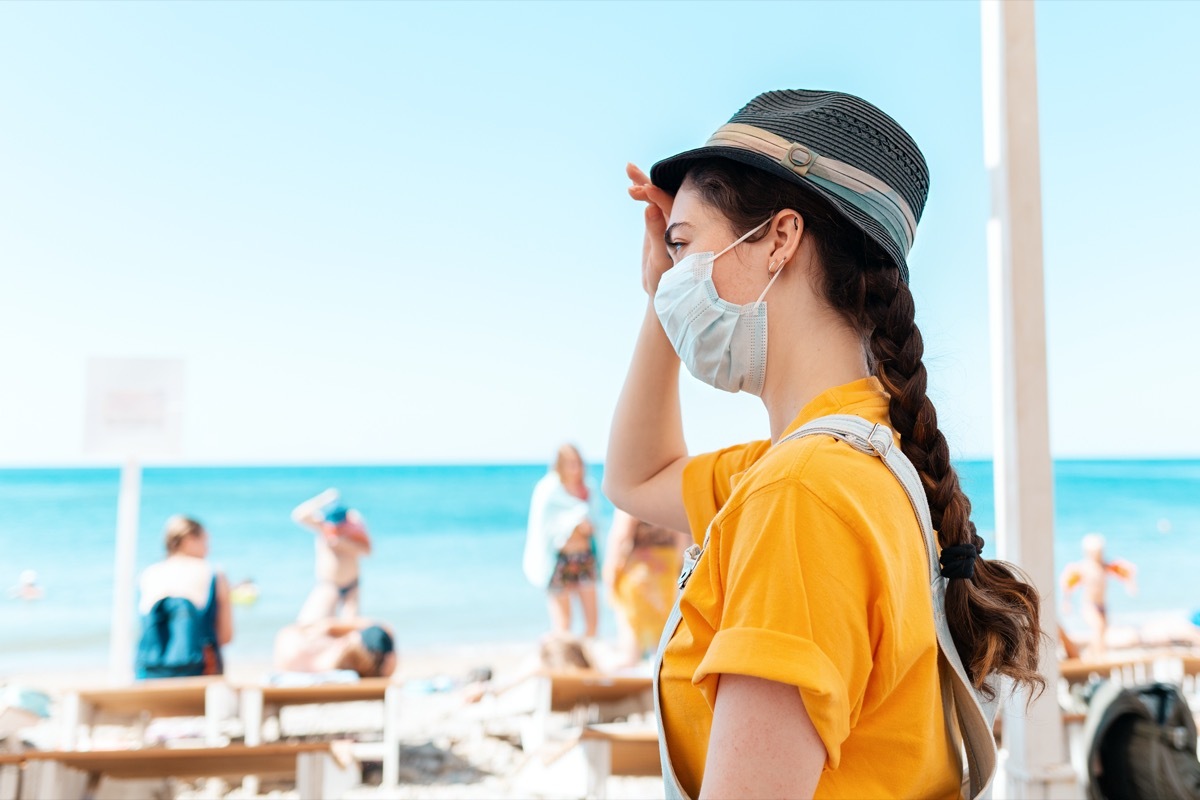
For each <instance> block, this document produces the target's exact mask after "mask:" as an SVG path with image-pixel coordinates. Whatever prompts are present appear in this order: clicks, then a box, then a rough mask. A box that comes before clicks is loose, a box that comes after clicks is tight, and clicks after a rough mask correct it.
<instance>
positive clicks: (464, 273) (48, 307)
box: [0, 2, 1200, 464]
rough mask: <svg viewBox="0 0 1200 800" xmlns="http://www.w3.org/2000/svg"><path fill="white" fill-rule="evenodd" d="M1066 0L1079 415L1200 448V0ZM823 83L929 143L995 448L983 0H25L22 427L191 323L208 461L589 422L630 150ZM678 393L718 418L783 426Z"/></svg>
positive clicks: (1044, 26)
mask: <svg viewBox="0 0 1200 800" xmlns="http://www.w3.org/2000/svg"><path fill="white" fill-rule="evenodd" d="M1037 21H1038V26H1039V29H1038V52H1039V70H1040V107H1041V125H1042V134H1043V139H1042V163H1043V192H1044V205H1045V226H1046V227H1045V242H1046V274H1047V302H1048V318H1049V323H1048V325H1049V358H1050V370H1051V374H1050V392H1051V413H1052V417H1051V428H1052V445H1053V449H1054V452H1055V454H1056V455H1058V456H1090V455H1193V456H1195V455H1200V426H1197V425H1194V424H1192V423H1191V420H1190V419H1189V417H1191V416H1194V411H1193V409H1194V408H1195V407H1196V404H1197V402H1198V401H1197V398H1198V397H1200V369H1197V367H1200V358H1198V357H1197V355H1196V351H1195V348H1194V345H1193V342H1194V341H1195V339H1196V334H1195V332H1194V330H1193V328H1192V320H1193V319H1194V318H1195V316H1196V306H1195V298H1196V297H1198V296H1200V277H1198V267H1200V264H1198V263H1197V261H1198V259H1197V256H1196V252H1197V249H1198V247H1197V245H1196V244H1195V243H1193V242H1191V241H1190V236H1191V232H1193V231H1194V230H1195V229H1196V224H1195V220H1196V217H1197V212H1200V200H1198V199H1197V195H1196V192H1195V187H1196V186H1200V159H1197V158H1195V157H1194V151H1195V145H1194V140H1195V137H1196V135H1197V131H1198V130H1200V112H1198V111H1197V104H1196V103H1195V102H1194V94H1195V87H1196V82H1197V76H1200V54H1198V53H1197V50H1198V48H1197V47H1196V44H1195V42H1194V33H1195V31H1196V30H1200V4H1195V3H1161V4H1159V3H1146V2H1142V3H1132V2H1131V3H1122V2H1110V3H1068V2H1057V3H1041V4H1039V6H1038V16H1037ZM798 87H803V88H837V89H842V90H845V91H849V92H853V93H856V94H859V95H861V96H863V97H866V98H867V99H869V100H871V101H872V102H874V103H876V104H877V105H879V106H881V107H882V108H883V109H885V110H886V111H888V112H889V113H891V114H892V115H893V116H895V117H896V118H897V119H898V120H899V121H900V122H901V123H902V124H903V125H905V126H906V127H907V128H908V129H909V130H910V132H911V133H912V134H913V135H914V137H915V138H916V139H917V141H918V142H919V143H920V145H921V147H922V149H923V150H924V152H925V154H926V157H927V159H928V161H929V164H930V168H931V172H932V177H933V182H932V194H931V197H930V200H929V204H928V205H927V206H926V212H925V217H924V219H923V221H922V223H921V227H920V229H919V231H918V235H917V243H916V248H915V251H914V253H913V257H912V262H911V263H912V265H913V288H914V291H915V293H916V295H917V301H918V320H919V322H920V324H921V326H922V329H923V331H924V333H925V337H926V342H927V353H928V362H929V365H930V368H931V381H932V386H933V395H934V397H935V400H936V401H937V402H938V403H939V408H940V413H941V418H942V420H943V428H944V429H945V431H946V433H947V435H948V437H949V438H950V441H951V445H952V447H953V449H954V451H955V452H956V453H957V454H958V455H959V456H966V457H973V456H980V455H986V454H988V453H990V451H991V441H992V440H991V430H990V424H991V406H990V403H991V393H990V381H991V372H990V369H989V366H988V354H989V347H988V319H987V316H988V305H987V275H986V263H985V248H984V225H985V221H986V218H987V214H988V196H989V195H988V191H989V189H988V184H987V180H986V175H985V173H984V170H983V164H982V142H981V137H982V132H981V97H980V56H979V7H978V5H977V4H976V3H973V2H961V3H946V2H933V3H901V2H885V3H877V4H876V3H865V2H864V3H828V4H823V3H784V2H771V3H763V4H754V3H736V4H734V3H730V4H725V3H715V2H714V3H686V4H684V3H663V4H657V5H656V4H650V3H638V4H634V3H627V4H626V3H582V2H573V3H549V2H536V3H504V2H488V3H437V4H432V3H431V4H423V3H390V4H385V3H361V4H355V3H338V4H334V3H287V2H276V3H265V2H263V3H249V2H245V3H141V2H138V3H123V4H115V3H73V2H67V3H4V4H0V374H2V375H3V379H2V380H0V463H5V464H30V463H70V462H74V461H77V460H79V458H80V453H81V444H82V428H83V403H84V398H83V388H84V368H85V361H86V359H87V358H88V357H89V356H155V357H180V358H183V359H185V360H186V376H187V377H186V381H187V394H186V411H185V415H186V416H185V420H186V422H185V452H184V457H183V458H184V460H185V461H193V462H219V463H228V462H273V463H274V462H294V461H305V462H323V461H368V462H377V461H383V462H444V461H450V462H464V461H470V462H476V461H541V460H544V459H547V458H549V456H550V453H551V452H552V450H553V448H554V447H555V445H556V444H557V443H558V442H560V441H562V440H566V439H569V440H574V441H577V442H578V443H579V444H580V445H581V446H582V448H583V450H584V454H585V456H587V457H590V458H592V459H598V458H600V457H602V455H603V450H604V443H605V439H606V436H607V428H608V423H609V418H610V414H611V410H612V406H613V403H614V401H615V398H616V394H617V392H618V390H619V387H620V384H621V380H622V377H623V375H624V371H625V365H626V362H627V358H628V355H629V352H630V350H631V348H632V344H633V339H634V335H635V333H636V330H637V325H638V321H639V319H640V316H641V312H642V308H643V304H644V302H645V300H644V297H643V296H642V294H641V291H640V288H639V277H638V260H639V251H640V239H641V230H640V223H641V213H640V210H639V209H638V208H637V207H636V206H635V205H634V204H633V203H632V202H631V201H629V200H628V199H627V197H626V195H625V192H624V185H625V178H624V175H623V166H624V164H625V162H626V161H630V160H632V161H634V162H636V163H638V164H641V165H643V166H649V165H650V164H651V163H652V162H653V161H654V160H656V159H658V158H660V157H663V156H666V155H669V154H671V153H673V152H676V151H677V150H680V149H683V148H686V147H690V146H694V145H695V144H698V143H700V142H702V141H703V140H704V139H705V138H707V136H708V134H709V133H710V132H711V131H712V130H713V129H715V128H716V127H717V126H718V125H720V124H721V123H723V122H724V121H725V120H726V119H727V118H728V117H729V116H730V115H731V114H732V113H733V112H734V111H736V110H737V109H738V108H739V107H740V106H741V105H742V104H743V103H744V102H745V101H747V100H748V99H749V98H750V97H752V96H753V95H755V94H757V93H758V92H761V91H764V90H767V89H775V88H798ZM684 399H685V403H686V408H685V416H686V419H687V429H688V437H689V443H690V444H691V445H692V447H693V449H702V448H711V447H717V446H721V445H723V444H727V443H731V442H733V441H736V440H740V439H745V438H750V437H761V436H763V435H765V431H766V424H765V416H764V414H763V413H762V411H761V408H760V406H759V405H758V403H757V401H756V400H754V399H753V398H746V397H732V396H727V395H723V394H719V393H717V392H715V391H712V390H709V389H707V388H706V387H701V386H699V385H698V384H695V382H694V381H692V380H691V379H690V378H688V379H687V380H686V381H685V392H684ZM1147 412H1148V413H1151V414H1154V415H1156V416H1161V417H1165V418H1166V420H1167V421H1168V422H1169V425H1170V430H1169V432H1168V431H1164V432H1158V431H1154V432H1148V431H1146V430H1144V427H1143V426H1142V425H1141V424H1139V422H1138V421H1137V420H1138V417H1140V416H1143V415H1144V414H1146V413H1147Z"/></svg>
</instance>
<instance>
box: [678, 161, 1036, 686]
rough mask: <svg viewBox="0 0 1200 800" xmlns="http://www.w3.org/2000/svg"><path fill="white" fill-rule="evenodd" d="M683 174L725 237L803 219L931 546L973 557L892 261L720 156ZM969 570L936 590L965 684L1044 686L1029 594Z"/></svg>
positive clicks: (778, 186) (962, 502)
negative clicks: (914, 480) (907, 473)
mask: <svg viewBox="0 0 1200 800" xmlns="http://www.w3.org/2000/svg"><path fill="white" fill-rule="evenodd" d="M688 178H689V179H690V180H691V181H692V183H693V184H694V185H695V186H696V188H697V190H698V191H699V193H700V196H701V197H703V198H704V200H705V201H706V202H708V203H709V204H710V205H712V206H714V207H715V208H716V209H717V210H719V211H720V212H722V213H723V214H724V216H725V217H726V218H727V219H728V220H729V222H730V226H731V228H732V231H733V232H735V233H741V232H742V231H746V230H749V229H751V228H753V227H754V226H755V225H757V224H759V223H761V222H762V221H763V220H764V219H768V218H770V217H772V216H774V215H775V214H776V213H778V212H780V211H782V210H784V209H791V210H793V211H796V212H798V213H799V214H800V216H802V217H803V218H804V235H805V236H809V237H812V241H813V245H814V247H815V249H816V253H817V257H818V259H819V261H820V264H821V265H822V267H823V270H824V272H823V279H824V280H823V285H822V287H821V288H822V290H823V292H824V294H825V297H826V299H827V300H828V301H829V304H830V305H831V306H832V307H833V308H834V309H835V310H836V311H838V312H839V313H840V314H841V315H842V316H843V318H845V319H846V321H847V322H848V323H849V324H850V325H852V326H853V327H854V329H855V330H857V331H859V333H860V335H861V336H862V337H863V348H864V352H865V353H866V356H867V363H868V364H869V365H870V367H871V371H872V372H873V373H874V374H875V376H876V377H878V379H879V380H880V382H881V383H882V384H883V386H884V388H885V389H887V392H888V394H889V395H890V396H891V401H890V406H889V409H888V412H889V417H890V420H891V424H892V427H893V428H894V429H895V430H896V432H897V433H899V434H900V445H901V449H902V450H903V452H904V455H906V456H907V457H908V459H909V460H910V461H911V462H912V463H913V466H914V467H916V469H917V472H918V473H920V476H921V482H922V484H923V485H924V487H925V495H926V497H927V498H928V500H929V511H930V516H931V518H932V521H933V527H934V530H936V531H937V537H938V544H939V546H940V547H941V548H942V549H943V550H945V549H946V548H950V547H954V546H956V545H959V546H961V545H969V546H972V547H974V549H975V551H976V552H980V553H981V552H982V550H983V544H984V542H983V539H982V538H981V537H980V536H979V535H978V534H977V533H976V531H975V523H973V522H972V521H971V501H970V500H968V499H967V496H966V495H965V494H964V493H963V490H962V487H961V486H960V484H959V481H958V474H957V473H956V472H955V470H954V467H953V466H952V465H951V464H950V448H949V446H948V445H947V443H946V437H945V436H943V435H942V432H941V431H940V430H939V429H938V421H937V411H936V410H935V409H934V407H933V403H932V402H931V401H930V400H929V397H928V395H927V394H926V382H927V378H928V373H927V372H926V369H925V364H924V363H923V362H922V360H921V359H922V357H923V355H924V352H925V345H924V342H923V341H922V339H921V332H920V331H919V330H918V329H917V325H916V322H915V313H916V309H915V305H914V303H913V296H912V293H911V292H910V291H909V289H908V286H907V285H905V284H904V282H903V281H901V280H900V271H899V270H898V269H897V267H896V265H895V264H894V263H893V262H892V261H891V259H890V258H888V256H887V255H886V254H885V253H884V252H883V250H882V249H881V248H880V247H879V246H878V245H876V244H875V243H874V242H873V241H872V240H871V239H869V238H868V237H867V236H866V234H864V233H863V232H862V231H860V230H859V229H858V228H857V227H855V226H854V225H853V224H851V223H849V222H847V221H846V220H845V219H844V218H842V217H841V216H840V215H839V214H838V213H837V212H836V211H834V210H833V208H832V207H831V206H829V205H828V204H827V203H826V202H825V201H824V200H822V199H820V198H819V197H817V196H816V195H814V194H813V193H810V192H808V191H806V190H804V189H802V188H801V187H799V186H798V185H796V184H793V183H790V182H788V181H785V180H783V179H781V178H777V177H775V176H774V175H771V174H769V173H767V172H764V171H762V170H758V169H754V168H752V167H748V166H744V165H742V164H739V163H737V162H734V161H730V160H727V159H705V160H700V161H697V162H695V163H694V164H693V165H692V166H691V167H690V169H689V170H688ZM767 233H768V231H766V230H764V231H762V232H761V233H759V234H756V235H755V236H752V237H751V239H750V240H751V241H756V240H758V239H761V238H763V237H764V236H766V235H767ZM974 567H975V569H974V574H973V575H972V576H971V577H969V578H965V579H961V580H951V581H949V583H948V585H947V587H946V617H947V620H948V622H949V623H950V632H951V634H952V635H953V638H954V644H955V647H956V648H957V650H958V654H959V656H960V657H961V659H962V662H963V665H964V666H965V667H966V669H967V673H968V675H969V676H970V678H971V681H972V683H973V684H974V685H975V687H976V688H977V689H980V690H982V691H983V692H984V693H985V694H987V695H988V696H991V695H992V689H991V687H989V686H988V685H987V684H986V683H985V680H986V679H987V678H988V676H990V675H992V674H994V673H998V674H1001V675H1006V676H1008V677H1009V678H1011V679H1013V680H1014V681H1015V682H1017V683H1018V684H1021V685H1024V686H1026V687H1028V688H1030V689H1035V690H1038V691H1040V690H1042V689H1044V688H1045V681H1044V679H1043V678H1042V677H1041V675H1040V673H1039V672H1038V654H1039V646H1040V643H1041V637H1042V632H1041V625H1040V623H1039V621H1038V611H1039V602H1040V601H1039V596H1038V593H1037V590H1036V589H1034V587H1033V586H1032V585H1031V584H1030V583H1029V582H1028V580H1027V579H1026V578H1025V576H1024V575H1023V574H1022V573H1021V572H1020V570H1018V569H1017V568H1016V567H1015V566H1013V565H1012V564H1008V563H1006V562H1002V561H995V560H990V561H989V560H986V559H983V558H978V559H976V560H975V565H974Z"/></svg>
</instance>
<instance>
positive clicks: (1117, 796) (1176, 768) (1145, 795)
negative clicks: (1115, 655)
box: [1084, 682, 1200, 800]
mask: <svg viewBox="0 0 1200 800" xmlns="http://www.w3.org/2000/svg"><path fill="white" fill-rule="evenodd" d="M1084 743H1085V745H1086V747H1087V753H1088V760H1087V778H1088V800H1200V761H1198V760H1197V758H1196V723H1195V720H1194V719H1193V718H1192V711H1191V709H1190V708H1188V704H1187V700H1185V699H1184V697H1183V695H1182V694H1180V692H1179V689H1178V687H1176V686H1173V685H1171V684H1169V683H1151V684H1145V685H1141V686H1133V687H1129V688H1125V687H1122V686H1120V685H1118V684H1115V683H1111V682H1108V683H1104V684H1101V685H1100V687H1099V688H1098V689H1097V690H1096V692H1095V694H1094V695H1093V696H1092V700H1091V703H1090V707H1089V709H1088V715H1087V721H1086V723H1085V724H1084Z"/></svg>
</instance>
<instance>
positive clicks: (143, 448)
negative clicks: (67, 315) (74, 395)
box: [84, 358, 183, 684]
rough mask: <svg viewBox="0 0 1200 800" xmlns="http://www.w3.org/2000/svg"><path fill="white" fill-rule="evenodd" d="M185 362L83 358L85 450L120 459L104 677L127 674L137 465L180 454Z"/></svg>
mask: <svg viewBox="0 0 1200 800" xmlns="http://www.w3.org/2000/svg"><path fill="white" fill-rule="evenodd" d="M182 406H183V362H182V361H180V360H177V359H142V358H138V359H134V358H93V359H89V361H88V365H87V409H86V418H85V424H84V452H86V453H88V454H91V455H103V456H115V457H118V458H120V459H121V460H122V466H121V486H120V493H119V495H118V497H117V539H116V555H115V561H114V566H113V609H112V627H111V632H110V636H109V660H108V672H109V680H110V681H111V682H112V683H114V684H120V683H127V682H129V681H130V680H131V679H132V678H133V637H134V609H133V601H134V594H135V587H134V581H135V570H136V566H137V537H138V512H139V510H140V506H141V490H142V466H141V460H142V459H144V458H147V457H163V456H174V455H178V453H179V450H180V444H181V441H182V432H183V424H182V423H183V413H182V411H183V408H182Z"/></svg>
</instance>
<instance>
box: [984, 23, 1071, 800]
mask: <svg viewBox="0 0 1200 800" xmlns="http://www.w3.org/2000/svg"><path fill="white" fill-rule="evenodd" d="M981 17H982V53H983V115H984V162H985V164H986V166H987V169H988V173H989V176H990V179H991V185H992V215H991V219H990V220H989V221H988V226H987V247H988V270H989V276H990V280H991V287H990V295H991V329H992V370H993V372H992V378H993V381H992V382H993V392H994V395H993V397H994V412H995V417H994V434H995V491H996V534H997V539H998V541H997V552H998V555H999V556H1000V558H1002V559H1005V560H1007V561H1011V562H1013V563H1015V564H1017V565H1019V566H1020V567H1021V568H1022V569H1023V570H1025V572H1026V573H1027V574H1028V575H1029V577H1030V578H1031V579H1032V580H1033V583H1034V584H1035V585H1036V586H1037V588H1038V590H1039V591H1040V592H1041V595H1042V608H1041V611H1042V618H1041V619H1042V626H1043V629H1044V630H1045V631H1046V633H1047V634H1048V635H1049V640H1050V642H1054V641H1056V636H1055V634H1056V631H1057V621H1056V619H1055V609H1056V608H1057V605H1056V602H1055V597H1054V587H1055V576H1054V536H1053V532H1054V495H1053V472H1052V469H1051V462H1050V425H1049V407H1048V406H1049V404H1048V400H1047V389H1046V320H1045V296H1044V286H1043V283H1044V279H1043V276H1042V198H1041V163H1040V156H1039V151H1038V113H1037V53H1036V41H1035V38H1034V6H1033V3H1032V2H1000V0H982V7H981ZM1041 672H1042V675H1043V676H1044V677H1045V679H1046V691H1045V692H1044V693H1043V694H1042V695H1041V696H1040V697H1039V698H1038V699H1036V700H1035V701H1033V703H1032V704H1031V705H1030V706H1029V707H1028V711H1026V706H1025V703H1026V701H1027V699H1028V698H1027V697H1026V696H1025V695H1024V693H1021V694H1018V695H1017V696H1015V697H1013V698H1011V699H1010V701H1009V702H1008V704H1007V705H1006V707H1005V709H1004V727H1003V730H1004V738H1003V742H1004V747H1005V749H1006V750H1007V759H1006V760H1005V762H1004V771H1005V776H1006V779H1005V781H1004V782H1003V783H1001V784H1000V785H999V786H998V787H997V796H998V797H1002V798H1012V799H1013V800H1024V799H1025V798H1069V797H1079V796H1082V792H1081V786H1080V785H1079V784H1078V783H1077V779H1076V776H1075V773H1074V771H1073V770H1072V768H1071V765H1070V764H1069V763H1068V762H1067V760H1066V758H1065V756H1064V749H1065V748H1064V745H1065V742H1064V740H1063V725H1062V715H1061V712H1060V711H1059V708H1058V691H1057V690H1058V662H1057V659H1056V658H1055V651H1054V647H1053V645H1050V646H1048V647H1044V648H1043V652H1042V661H1041Z"/></svg>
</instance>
